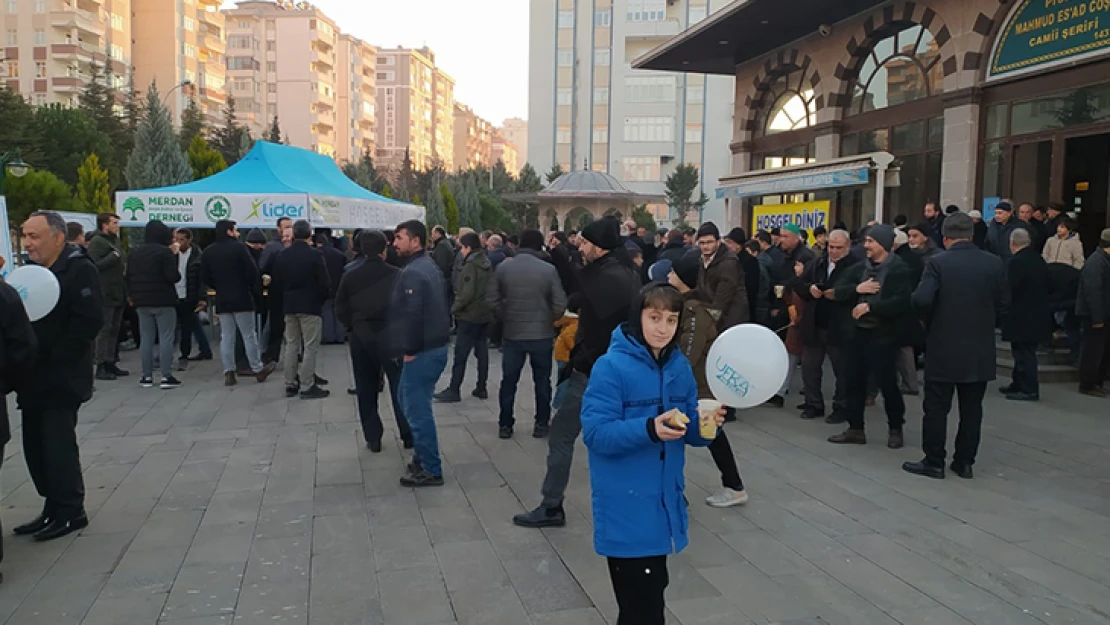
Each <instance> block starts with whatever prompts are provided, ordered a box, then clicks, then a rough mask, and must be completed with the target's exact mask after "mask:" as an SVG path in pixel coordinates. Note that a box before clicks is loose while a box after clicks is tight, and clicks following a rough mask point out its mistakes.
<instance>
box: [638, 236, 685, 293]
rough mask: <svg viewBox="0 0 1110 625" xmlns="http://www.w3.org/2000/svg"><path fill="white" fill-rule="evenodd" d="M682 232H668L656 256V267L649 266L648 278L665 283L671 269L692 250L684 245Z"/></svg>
mask: <svg viewBox="0 0 1110 625" xmlns="http://www.w3.org/2000/svg"><path fill="white" fill-rule="evenodd" d="M683 238H684V237H683V235H682V230H679V229H678V228H675V229H673V230H668V231H667V236H666V240H665V242H664V244H663V246H662V247H660V248H659V250H658V252H657V253H656V255H655V263H654V266H649V267H648V271H649V275H648V278H649V279H651V280H652V281H655V282H665V281H667V280H668V279H669V278H668V276H670V273H671V269H672V268H673V267H674V265H675V263H677V262H678V261H679V259H681V258H682V257H683V256H684V255H685V254H686V252H688V251H689V250H690V248H688V247H686V244H685V243H683Z"/></svg>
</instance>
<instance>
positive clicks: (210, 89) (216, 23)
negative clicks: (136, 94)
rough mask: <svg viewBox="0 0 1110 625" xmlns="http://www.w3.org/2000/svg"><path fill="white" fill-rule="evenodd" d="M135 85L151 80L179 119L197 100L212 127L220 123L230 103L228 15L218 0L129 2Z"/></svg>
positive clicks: (144, 88) (142, 89)
mask: <svg viewBox="0 0 1110 625" xmlns="http://www.w3.org/2000/svg"><path fill="white" fill-rule="evenodd" d="M131 9H132V22H131V31H130V33H131V40H132V41H133V52H134V59H135V60H134V66H135V86H136V88H137V89H139V90H140V91H144V92H145V90H146V89H147V87H149V86H150V83H151V82H152V81H157V82H158V88H159V90H160V91H161V92H162V94H163V95H164V96H167V97H166V104H167V106H168V107H169V109H170V114H171V116H172V118H173V119H174V120H175V121H176V120H178V119H180V116H181V113H182V111H184V110H185V107H186V106H188V103H189V98H190V97H195V98H196V100H197V105H198V106H199V107H200V109H201V111H203V112H204V115H205V118H206V120H207V122H208V123H209V124H212V125H215V124H220V123H222V120H223V118H224V107H225V106H226V104H227V88H226V84H225V83H226V81H227V62H226V60H225V57H224V55H225V53H226V51H227V50H226V43H225V39H224V38H225V33H224V16H223V14H222V13H220V0H195V1H193V2H166V0H131Z"/></svg>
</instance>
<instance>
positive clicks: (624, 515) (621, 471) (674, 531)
mask: <svg viewBox="0 0 1110 625" xmlns="http://www.w3.org/2000/svg"><path fill="white" fill-rule="evenodd" d="M636 310H637V311H638V310H639V307H636ZM637 334H639V333H638V332H637V329H636V328H635V327H632V324H624V325H622V326H620V327H618V328H617V329H616V330H614V331H613V337H612V340H611V341H610V343H609V351H608V352H607V353H606V354H605V355H604V356H602V357H601V358H600V359H599V360H598V361H597V364H595V365H594V367H593V371H592V373H591V374H590V383H589V386H588V387H587V388H586V394H585V395H584V396H583V398H582V432H583V440H584V441H585V443H586V448H587V449H588V450H589V457H590V487H591V489H592V491H593V516H594V550H595V551H597V553H598V554H599V555H602V556H607V557H615V558H640V557H648V556H660V555H664V554H668V553H678V552H679V551H682V550H683V549H684V548H685V547H686V545H687V543H688V542H689V540H688V538H687V531H686V530H687V525H688V523H687V518H686V506H687V503H686V497H685V495H684V494H683V492H684V491H685V488H686V478H685V476H684V475H683V467H684V466H685V464H686V445H687V444H690V445H696V446H699V447H705V446H707V445H709V443H710V442H711V441H708V440H705V439H704V438H702V437H701V435H700V434H699V433H698V427H697V414H698V387H697V383H696V382H695V381H694V372H693V370H691V369H690V362H689V361H688V360H686V357H685V356H683V355H682V354H681V353H680V352H679V351H678V350H677V349H674V347H673V346H672V347H668V348H667V349H666V350H664V353H663V354H662V358H661V360H662V364H660V363H659V362H657V361H656V360H655V358H654V357H653V356H652V355H651V352H650V351H649V350H648V348H647V347H646V346H645V345H644V344H643V342H642V339H639V338H636V335H637ZM672 408H678V409H679V410H681V411H682V412H683V413H684V414H686V415H687V416H688V417H689V418H690V419H691V422H690V424H689V425H688V426H687V430H686V436H685V438H684V439H679V440H676V441H671V442H666V443H665V442H655V441H653V440H652V436H651V434H649V429H648V428H649V425H648V422H649V421H650V420H652V419H654V418H655V417H657V416H659V415H661V414H663V413H664V412H666V411H668V410H670V409H672ZM652 431H654V430H652Z"/></svg>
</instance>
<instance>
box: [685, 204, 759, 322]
mask: <svg viewBox="0 0 1110 625" xmlns="http://www.w3.org/2000/svg"><path fill="white" fill-rule="evenodd" d="M698 249H699V251H700V252H701V269H700V270H699V271H698V289H699V290H700V291H701V292H702V295H703V297H705V298H706V301H708V302H709V307H710V308H713V309H715V310H719V311H721V318H720V319H719V320H718V322H717V330H718V331H720V332H724V331H725V330H727V329H729V328H731V327H732V326H735V325H739V324H741V323H744V322H745V321H748V320H749V319H751V309H750V308H749V307H748V291H747V286H746V284H747V283H746V281H745V280H744V271H743V270H742V269H740V261H739V259H738V258H737V257H736V254H733V253H732V250H730V249H729V248H728V247H726V246H722V245H721V232H720V230H718V229H717V226H716V224H714V223H713V222H711V221H709V222H706V223H704V224H702V225H701V227H700V228H698Z"/></svg>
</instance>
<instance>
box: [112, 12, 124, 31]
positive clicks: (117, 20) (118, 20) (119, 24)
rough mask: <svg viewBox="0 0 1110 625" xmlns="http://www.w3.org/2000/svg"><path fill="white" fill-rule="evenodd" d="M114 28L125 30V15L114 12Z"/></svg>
mask: <svg viewBox="0 0 1110 625" xmlns="http://www.w3.org/2000/svg"><path fill="white" fill-rule="evenodd" d="M112 28H113V29H114V30H120V31H122V30H123V16H122V15H119V14H116V13H113V14H112Z"/></svg>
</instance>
